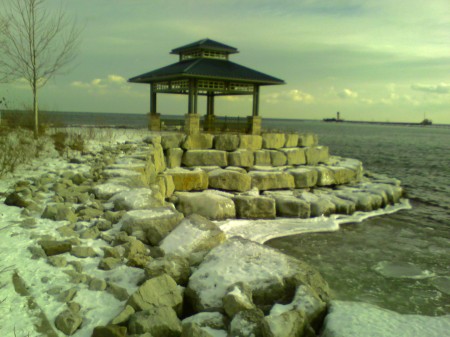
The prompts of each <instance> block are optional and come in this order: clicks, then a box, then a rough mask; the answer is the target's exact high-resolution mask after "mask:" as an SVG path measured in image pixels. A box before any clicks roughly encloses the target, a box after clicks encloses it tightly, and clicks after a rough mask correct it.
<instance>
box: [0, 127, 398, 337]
mask: <svg viewBox="0 0 450 337" xmlns="http://www.w3.org/2000/svg"><path fill="white" fill-rule="evenodd" d="M283 146H284V147H283ZM203 147H211V149H209V150H208V149H207V150H202V149H199V148H203ZM213 147H214V148H213ZM217 151H218V152H217ZM210 153H212V154H210ZM294 154H295V155H294ZM210 156H213V157H214V158H215V159H214V160H212V159H211V158H210ZM283 158H284V159H283ZM288 158H290V159H288ZM299 158H300V159H299ZM216 160H217V162H216ZM288 160H289V161H288ZM217 163H220V165H221V167H218V165H217ZM269 163H270V164H271V165H270V166H269ZM200 164H201V165H200ZM212 164H214V165H213V166H212V167H211V165H212ZM229 164H231V165H232V166H230V165H229ZM180 165H184V167H180ZM205 165H206V166H205ZM338 182H339V184H338ZM194 191H195V192H194ZM197 191H199V192H197ZM400 194H401V189H400V187H399V186H398V185H396V184H390V183H385V182H375V183H374V182H373V181H372V182H369V181H368V180H366V179H363V177H362V166H361V164H360V163H359V162H357V161H354V160H347V159H341V158H333V157H331V158H330V157H329V156H328V149H326V148H325V147H319V146H317V140H316V138H315V137H314V136H312V135H301V136H299V135H264V136H262V137H258V136H227V135H221V136H216V137H213V136H211V135H198V136H194V137H192V136H190V137H187V138H185V137H184V136H181V135H175V134H174V135H163V136H151V137H148V138H147V139H146V140H145V141H144V142H142V143H130V144H122V145H119V146H117V147H113V148H104V149H103V150H102V151H101V152H98V153H85V154H83V155H81V156H80V157H79V158H77V159H76V160H72V163H71V164H70V165H69V166H67V168H66V169H65V170H61V171H60V172H50V173H48V174H46V175H43V176H41V177H37V178H33V179H28V180H23V181H19V182H17V183H16V184H15V186H13V191H12V192H11V193H9V195H8V196H7V197H6V200H5V203H6V204H8V205H10V206H12V207H21V208H22V209H23V210H22V217H23V219H22V220H21V226H23V227H24V228H26V229H28V230H29V232H30V236H31V237H32V238H33V239H34V242H35V244H32V245H31V246H29V248H28V249H29V252H30V253H31V258H32V259H38V260H40V261H46V262H47V264H48V265H49V266H52V268H55V270H56V269H57V270H58V271H59V270H62V271H63V273H65V274H66V275H67V283H65V284H64V286H58V287H55V286H54V285H52V282H49V278H48V274H47V275H45V276H42V277H41V278H40V282H42V285H41V286H42V287H44V288H45V287H47V289H46V291H45V293H46V295H45V300H46V301H47V302H48V301H55V302H57V303H60V305H59V306H51V307H52V308H59V309H58V310H57V311H58V312H57V315H56V317H55V318H54V320H52V321H51V322H50V325H51V327H52V328H55V329H56V330H59V331H61V332H62V333H64V334H65V335H72V334H76V333H77V331H79V330H80V329H83V327H84V326H85V325H87V324H89V322H92V321H94V322H96V321H97V320H96V318H95V317H90V316H91V315H92V310H93V307H92V305H93V304H92V303H91V300H92V299H93V298H99V296H100V295H98V294H103V296H106V297H108V296H109V297H111V298H114V301H115V302H114V303H116V306H117V310H113V311H112V312H114V314H113V315H111V317H109V318H108V320H106V321H105V320H102V321H101V322H100V321H99V323H97V325H98V326H96V327H95V328H94V327H93V331H92V336H94V337H104V336H113V337H120V336H153V337H159V336H161V337H162V336H165V337H166V336H185V337H188V336H191V337H196V336H201V337H205V336H211V337H214V336H224V337H225V336H229V335H231V336H252V335H253V336H280V337H281V336H314V335H315V334H316V333H317V331H318V330H319V329H320V326H321V324H322V321H323V318H324V316H325V315H326V312H327V304H328V302H329V299H330V295H329V289H328V286H327V284H326V282H325V281H324V280H323V279H322V277H321V276H320V275H319V274H318V273H317V272H316V271H315V270H314V269H313V268H311V267H310V266H308V265H306V264H304V263H303V262H301V261H299V260H297V259H294V258H292V257H288V256H286V255H284V254H282V253H280V252H279V251H277V250H274V249H272V248H269V247H266V246H263V245H261V244H258V243H255V242H252V241H249V240H246V239H243V238H239V237H232V238H227V236H226V234H225V233H224V232H223V231H222V230H221V229H220V228H219V227H218V226H217V225H216V224H215V223H213V222H211V221H210V219H225V218H230V217H241V218H250V219H252V218H274V217H275V216H277V215H281V216H294V217H309V216H316V215H322V214H330V213H333V212H338V211H342V212H346V213H351V212H353V211H355V210H372V209H374V208H376V207H382V205H383V204H387V203H392V202H395V201H396V200H397V199H398V197H399V196H400ZM374 200H376V201H374ZM40 218H41V219H40ZM208 218H209V219H208ZM43 219H45V221H47V222H51V223H52V225H51V226H49V227H48V229H47V231H44V230H43V229H42V228H39V224H40V223H41V222H42V221H43ZM36 273H37V275H38V273H39V270H38V269H37V270H36ZM56 274H57V272H56V271H55V273H54V275H56ZM133 275H134V277H132V276H133ZM124 280H128V281H127V282H125V281H124ZM26 281H27V280H24V283H26ZM86 292H91V293H92V295H86ZM83 294H84V295H83ZM40 295H41V294H35V295H34V296H40ZM105 309H106V308H105ZM108 309H109V308H108ZM43 310H44V311H45V309H43ZM51 314H52V313H48V314H47V315H51Z"/></svg>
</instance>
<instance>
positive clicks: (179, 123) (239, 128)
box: [161, 116, 249, 133]
mask: <svg viewBox="0 0 450 337" xmlns="http://www.w3.org/2000/svg"><path fill="white" fill-rule="evenodd" d="M184 122H185V120H184V118H182V117H180V116H173V117H165V118H161V130H182V129H183V128H184ZM200 128H201V130H204V131H208V132H237V133H247V132H248V130H249V125H248V121H247V118H243V117H229V116H223V117H222V116H215V118H214V119H213V120H206V119H205V118H204V117H203V116H202V118H201V120H200Z"/></svg>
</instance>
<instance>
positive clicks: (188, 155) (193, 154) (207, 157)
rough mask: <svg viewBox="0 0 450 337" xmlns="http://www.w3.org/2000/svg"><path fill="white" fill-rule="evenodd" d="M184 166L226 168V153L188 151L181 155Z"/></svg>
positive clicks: (217, 151)
mask: <svg viewBox="0 0 450 337" xmlns="http://www.w3.org/2000/svg"><path fill="white" fill-rule="evenodd" d="M182 164H183V165H184V166H188V167H192V166H221V167H225V166H227V164H228V163H227V153H226V152H225V151H219V150H189V151H186V152H185V153H184V155H183V159H182Z"/></svg>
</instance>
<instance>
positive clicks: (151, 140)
mask: <svg viewBox="0 0 450 337" xmlns="http://www.w3.org/2000/svg"><path fill="white" fill-rule="evenodd" d="M143 142H144V143H147V144H161V136H160V135H150V136H147V137H145V138H144V139H143Z"/></svg>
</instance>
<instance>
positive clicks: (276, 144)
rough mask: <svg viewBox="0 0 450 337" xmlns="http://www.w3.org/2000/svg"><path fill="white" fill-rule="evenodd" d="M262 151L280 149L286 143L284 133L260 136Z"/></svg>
mask: <svg viewBox="0 0 450 337" xmlns="http://www.w3.org/2000/svg"><path fill="white" fill-rule="evenodd" d="M262 141H263V142H262V147H263V149H281V148H282V147H283V146H284V144H285V143H286V135H285V134H284V133H264V134H263V135H262Z"/></svg>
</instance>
